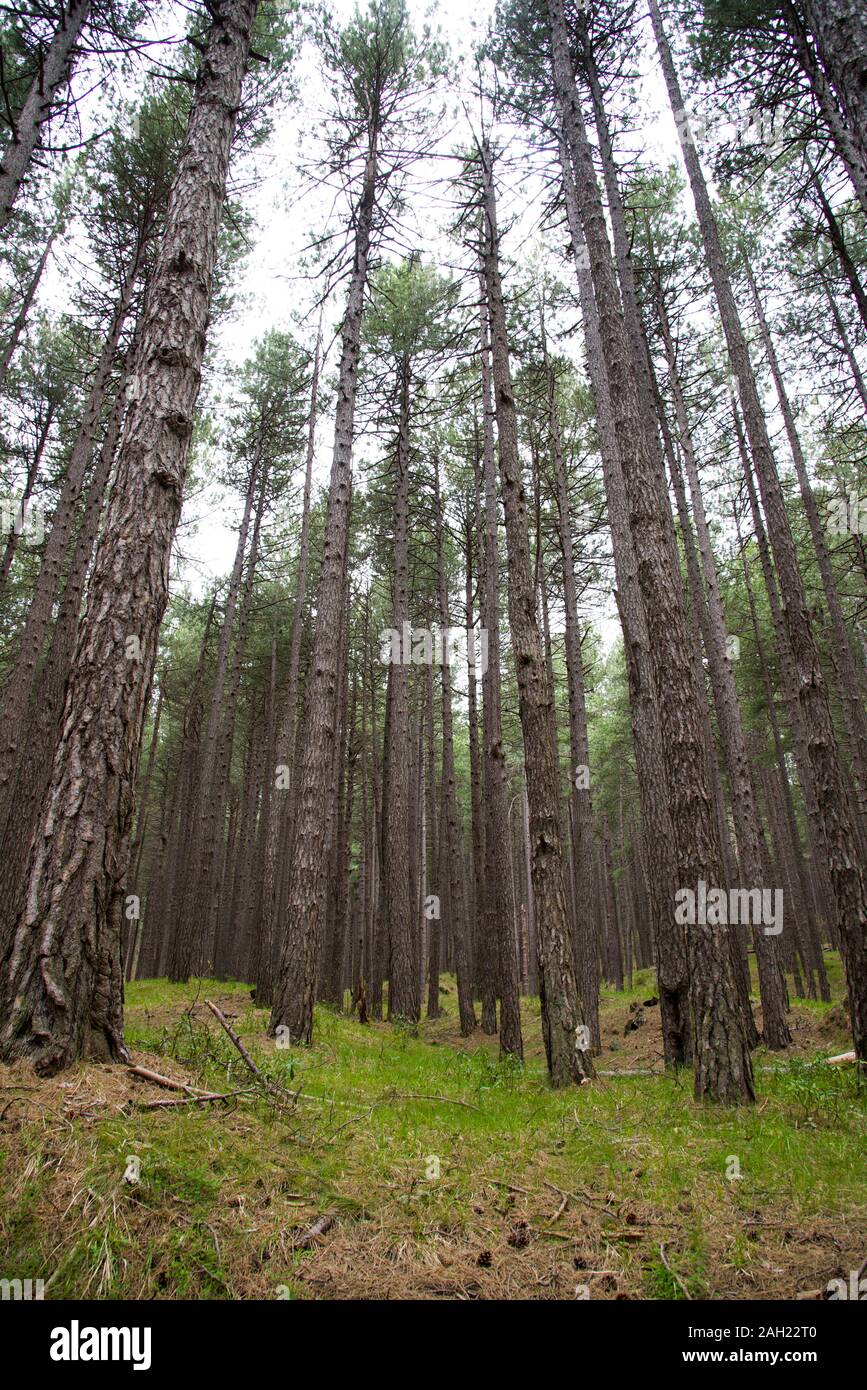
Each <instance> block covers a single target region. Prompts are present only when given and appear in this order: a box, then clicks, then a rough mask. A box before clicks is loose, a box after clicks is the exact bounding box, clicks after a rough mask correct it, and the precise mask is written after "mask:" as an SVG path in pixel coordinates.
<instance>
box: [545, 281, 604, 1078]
mask: <svg viewBox="0 0 867 1390" xmlns="http://www.w3.org/2000/svg"><path fill="white" fill-rule="evenodd" d="M541 328H542V353H543V363H544V368H545V383H546V388H547V411H548V431H549V437H550V443H551V457H552V462H553V464H554V483H555V489H556V501H557V519H558V523H559V525H558V528H557V529H558V534H559V538H560V551H561V556H562V560H563V602H564V607H565V610H566V643H565V645H566V677H567V680H568V683H569V753H570V766H569V783H570V793H569V795H570V800H571V803H572V830H573V854H574V862H573V893H574V897H575V913H574V919H575V924H576V938H577V939H576V941H575V943H574V946H575V968H576V970H577V972H578V981H579V984H580V987H581V1002H582V1004H583V1007H584V1017H585V1019H586V1020H587V1022H588V1024H589V1026H590V1036H591V1040H592V1046H593V1050H594V1051H596V1052H598V1051H599V1050H600V1049H601V1045H602V1038H601V1034H600V1031H599V975H598V962H597V955H596V929H595V924H594V915H593V801H592V797H591V793H590V747H589V740H588V734H587V701H586V696H585V692H584V663H583V658H582V655H581V632H580V629H579V624H578V591H577V587H576V584H575V556H574V553H573V548H572V515H571V511H570V507H569V490H568V486H567V483H566V462H565V459H564V457H563V438H562V434H561V430H560V415H559V409H558V405H557V385H556V380H555V376H554V369H553V367H552V365H551V359H550V357H549V355H548V345H547V340H546V337H545V324H544V308H543V314H542V323H541Z"/></svg>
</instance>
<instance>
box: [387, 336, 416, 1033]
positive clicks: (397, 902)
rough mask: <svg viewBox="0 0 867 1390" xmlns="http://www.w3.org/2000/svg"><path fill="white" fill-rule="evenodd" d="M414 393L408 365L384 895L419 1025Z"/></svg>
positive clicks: (405, 991)
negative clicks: (414, 885) (411, 637)
mask: <svg viewBox="0 0 867 1390" xmlns="http://www.w3.org/2000/svg"><path fill="white" fill-rule="evenodd" d="M409 392H410V369H409V363H408V362H407V361H404V362H403V363H402V366H401V378H400V386H399V400H400V405H399V412H400V420H399V425H398V434H397V447H396V449H395V469H396V474H397V486H396V493H395V502H394V534H393V537H392V541H393V548H394V577H393V581H392V582H393V596H392V607H391V626H392V631H393V632H395V633H397V635H398V639H399V641H400V645H401V650H400V657H401V659H400V660H397V661H395V660H394V659H392V666H391V730H390V734H389V743H390V752H391V756H390V758H389V763H388V836H387V838H386V840H385V842H384V849H383V874H384V880H383V891H384V896H385V913H386V918H387V923H388V938H389V943H390V966H389V976H388V979H389V984H388V1016H389V1018H390V1019H405V1020H406V1021H407V1022H410V1023H417V1022H418V1019H419V1016H420V1013H421V998H420V995H419V986H418V978H417V974H416V970H415V966H414V960H415V934H416V930H417V924H416V920H415V911H414V903H413V898H412V893H411V887H410V875H409V865H410V855H411V833H410V816H409V802H410V765H411V757H410V740H411V719H410V702H409V696H410V691H409V672H410V667H409V665H408V664H407V662H406V661H405V660H404V659H403V658H405V657H406V656H407V655H408V653H407V652H406V651H405V650H404V648H405V645H406V634H408V632H409Z"/></svg>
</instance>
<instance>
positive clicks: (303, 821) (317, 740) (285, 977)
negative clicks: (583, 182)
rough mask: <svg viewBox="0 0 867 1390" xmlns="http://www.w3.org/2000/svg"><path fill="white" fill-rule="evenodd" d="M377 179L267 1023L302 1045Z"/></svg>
mask: <svg viewBox="0 0 867 1390" xmlns="http://www.w3.org/2000/svg"><path fill="white" fill-rule="evenodd" d="M376 174H377V163H376V151H375V147H374V148H373V149H372V150H371V152H370V154H369V156H368V159H367V164H366V166H365V174H364V185H363V188H362V192H361V197H360V199H359V202H358V205H357V207H356V210H355V217H354V225H355V254H354V259H353V269H352V276H351V279H350V285H349V297H348V300H347V305H346V313H345V316H344V320H343V330H342V342H343V350H342V354H341V359H340V371H339V377H338V384H337V409H336V413H335V419H334V454H333V457H332V465H331V480H330V483H329V492H328V511H327V514H326V519H325V541H324V546H323V552H322V567H321V570H320V574H319V584H318V588H317V594H316V629H315V633H314V638H313V661H312V665H311V670H310V677H309V681H308V691H307V722H306V742H305V747H304V760H303V764H302V768H301V777H300V785H299V797H298V821H297V825H296V828H295V840H294V852H293V856H292V869H291V877H290V881H289V901H288V906H287V910H286V919H287V920H286V932H285V935H284V938H283V950H282V954H281V960H280V970H279V978H278V980H277V982H276V986H275V990H274V1005H273V1009H272V1012H271V1023H270V1027H271V1030H272V1031H273V1030H274V1029H276V1028H277V1027H278V1025H280V1024H285V1026H286V1027H288V1029H289V1036H290V1037H292V1038H293V1039H295V1040H296V1041H303V1042H309V1041H310V1039H311V1037H312V1034H313V1001H314V995H315V990H316V975H317V971H318V968H319V952H320V949H321V942H322V909H323V902H322V898H323V893H322V888H323V875H324V872H325V863H324V860H325V858H326V855H327V835H328V807H327V805H325V804H324V799H323V796H322V788H323V786H325V785H326V781H327V777H328V769H329V767H330V765H331V750H332V747H333V741H334V738H335V737H336V727H335V722H336V715H337V688H338V679H339V672H338V670H337V663H336V653H335V650H334V633H335V632H336V631H338V628H339V623H340V613H341V608H342V604H343V601H344V594H345V586H344V575H345V567H346V538H347V535H348V532H349V513H350V508H351V503H352V443H353V433H354V421H355V393H356V386H357V380H358V356H359V351H360V346H361V316H362V312H363V309H364V290H365V286H366V284H367V265H368V255H369V252H370V233H371V227H372V222H373V215H374V210H375V206H376Z"/></svg>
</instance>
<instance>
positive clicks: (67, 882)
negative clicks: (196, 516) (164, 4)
mask: <svg viewBox="0 0 867 1390" xmlns="http://www.w3.org/2000/svg"><path fill="white" fill-rule="evenodd" d="M255 9H256V5H255V0H225V3H224V4H223V6H222V7H221V9H220V10H219V12H216V11H215V13H218V18H216V19H215V20H214V22H213V25H212V27H211V29H210V31H209V34H208V39H207V42H206V51H205V54H204V56H203V60H202V64H201V67H200V70H199V76H198V79H197V85H196V91H195V96H194V100H193V106H192V109H191V112H190V119H189V125H188V129H187V135H186V140H185V143H184V147H183V149H182V151H181V155H180V158H179V162H178V169H177V173H176V175H175V180H174V183H173V185H172V189H171V193H170V196H169V204H168V209H167V214H166V230H165V234H164V238H163V243H162V246H161V248H160V251H159V254H158V256H157V260H156V264H155V267H154V271H153V275H152V279H151V282H150V286H149V289H148V294H147V297H146V301H145V306H144V310H143V320H142V330H141V335H140V341H139V347H138V352H137V354H136V360H135V363H134V365H133V368H132V371H131V373H130V388H129V392H128V394H129V397H130V406H129V413H128V415H127V420H126V425H125V428H124V433H123V439H122V441H121V444H120V448H119V451H118V468H117V477H116V479H115V485H114V489H113V492H112V497H111V501H110V503H109V507H108V513H107V517H106V522H105V528H104V531H103V534H102V538H101V540H100V544H99V547H98V550H97V555H96V560H95V564H94V571H93V576H92V579H91V584H90V591H89V596H88V608H87V614H86V616H85V618H84V620H83V623H82V626H81V632H80V635H79V639H78V646H77V649H76V653H75V659H74V663H73V668H72V672H71V674H70V678H69V682H68V686H67V692H66V704H65V710H64V726H63V734H62V737H61V741H60V743H59V745H58V748H57V752H56V754H55V758H54V766H53V770H52V781H51V787H50V790H49V792H48V795H47V797H46V800H45V804H44V806H43V810H42V814H41V816H40V828H39V831H38V834H37V838H36V842H35V845H34V849H33V852H32V855H31V860H30V866H29V874H28V880H29V881H28V889H27V897H26V904H27V905H26V909H25V911H24V912H23V913H22V915H21V917H20V918H19V921H18V923H17V927H16V932H15V937H14V942H13V946H12V950H11V952H10V953H7V954H6V956H5V959H4V962H3V971H2V989H3V1001H2V1002H3V1007H2V1010H0V1014H2V1018H3V1024H2V1031H0V1053H2V1055H3V1057H4V1059H7V1060H8V1059H9V1058H12V1057H14V1056H20V1055H26V1056H28V1057H29V1058H30V1059H31V1060H32V1061H33V1062H34V1063H35V1064H36V1065H37V1066H38V1067H39V1068H40V1070H42V1071H46V1072H50V1071H54V1070H57V1069H58V1068H59V1067H62V1066H65V1065H69V1064H70V1063H71V1062H72V1061H73V1060H74V1059H75V1058H76V1057H79V1056H82V1055H86V1056H96V1057H111V1058H114V1059H118V1058H123V1057H125V1056H126V1050H125V1047H124V1043H123V978H122V967H121V959H120V919H121V913H122V910H123V898H124V892H125V881H126V874H127V865H128V855H129V832H130V824H131V819H132V813H133V786H134V782H135V774H136V766H137V762H138V756H139V748H140V743H141V735H142V724H143V720H144V715H145V711H146V709H147V702H148V698H149V691H150V684H151V678H152V674H153V669H154V662H155V659H156V649H157V637H158V632H159V624H160V620H161V618H162V615H163V612H164V610H165V605H166V601H167V597H168V568H169V555H170V551H171V544H172V539H173V537H174V532H175V528H176V526H177V522H178V517H179V515H180V507H181V496H182V491H183V483H184V477H185V473H186V464H187V457H188V451H189V440H190V433H191V429H192V415H193V410H194V407H195V402H196V397H197V395H198V389H199V382H200V375H201V365H202V356H203V353H204V348H205V341H206V330H207V320H208V311H209V304H210V296H211V284H212V278H213V270H214V261H215V258H216V250H217V233H218V230H219V223H220V214H221V211H222V205H223V199H224V196H225V185H226V174H227V169H228V162H229V153H230V149H231V144H232V135H233V131H234V124H235V112H236V110H237V107H238V103H239V100H240V94H241V86H242V82H243V77H244V70H245V66H246V62H247V57H248V53H249V44H250V32H251V28H252V24H253V19H254V15H255ZM131 638H135V639H137V641H136V642H135V643H134V644H131V643H130V640H129V639H131Z"/></svg>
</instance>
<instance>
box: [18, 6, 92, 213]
mask: <svg viewBox="0 0 867 1390" xmlns="http://www.w3.org/2000/svg"><path fill="white" fill-rule="evenodd" d="M89 13H90V0H69V3H68V4H61V7H60V19H59V22H58V25H57V28H56V29H55V31H54V33H53V35H52V37H51V42H50V44H49V45H48V48H47V50H46V51H45V53H44V54H43V53H41V52H40V54H39V67H38V72H37V75H36V77H34V79H33V83H32V85H31V88H30V91H29V92H28V93H27V97H26V99H25V102H24V105H23V106H22V108H21V110H20V111H19V112H18V114H17V116H16V117H15V121H14V124H13V126H12V133H11V135H10V137H9V141H8V144H7V145H6V148H5V150H4V151H3V155H2V160H0V232H2V231H3V230H4V228H5V227H6V225H7V223H8V222H9V219H10V217H11V216H12V208H13V205H14V203H15V199H16V198H17V197H18V193H19V191H20V189H21V184H22V183H23V181H24V176H25V174H26V173H27V172H28V170H29V168H30V164H31V161H32V159H33V155H34V153H35V151H36V148H37V146H38V144H39V137H40V133H41V126H42V125H43V123H44V122H45V121H47V120H48V119H49V117H50V116H51V108H52V106H53V105H54V101H55V99H56V97H57V96H58V94H59V92H60V91H61V89H62V88H63V87H65V86H66V84H67V82H68V81H69V77H70V73H71V71H72V65H73V61H74V57H75V45H76V43H77V41H78V37H79V35H80V33H81V30H82V28H83V26H84V24H85V23H86V21H87V17H88V15H89Z"/></svg>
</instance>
